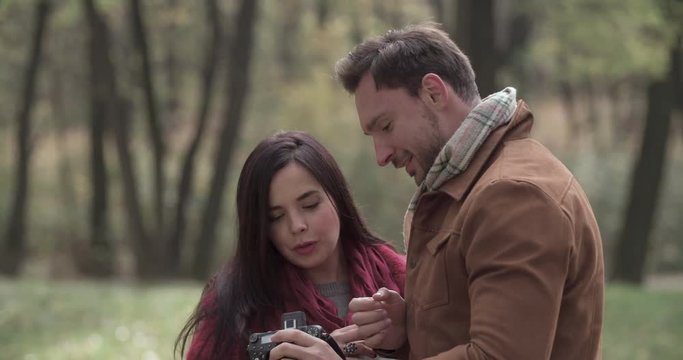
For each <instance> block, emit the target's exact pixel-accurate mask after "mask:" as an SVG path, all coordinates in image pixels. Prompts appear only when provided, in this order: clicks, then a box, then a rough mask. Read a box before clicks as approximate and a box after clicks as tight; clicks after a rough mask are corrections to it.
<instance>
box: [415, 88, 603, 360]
mask: <svg viewBox="0 0 683 360" xmlns="http://www.w3.org/2000/svg"><path fill="white" fill-rule="evenodd" d="M532 124H533V116H532V114H531V113H530V112H529V110H528V108H527V106H526V105H525V104H524V103H523V102H521V101H520V102H519V105H518V108H517V111H516V112H515V114H514V115H513V119H512V121H511V122H510V123H509V124H508V125H507V126H504V127H501V128H498V129H497V130H495V131H494V132H492V133H491V135H490V136H489V137H488V139H487V140H486V142H485V143H484V144H483V145H482V147H481V148H480V149H479V151H478V152H477V154H476V155H475V157H474V159H473V160H472V162H471V164H470V165H469V167H468V168H467V170H466V171H465V172H464V173H462V174H460V175H459V176H457V177H455V178H453V179H451V180H450V181H449V182H447V183H445V184H444V185H443V186H442V187H441V188H440V189H439V190H438V191H434V192H429V193H426V194H424V195H423V196H422V197H421V198H420V200H419V202H418V204H417V208H416V211H415V216H414V218H413V223H412V230H411V232H410V233H411V238H410V242H409V246H408V262H407V263H408V264H407V282H406V297H405V298H406V302H407V304H408V306H407V335H408V342H409V347H410V359H423V358H426V357H430V356H434V357H435V358H438V359H513V360H535V359H577V360H583V359H597V358H600V333H601V328H602V306H603V288H604V270H603V256H602V241H601V239H600V232H599V229H598V225H597V223H596V221H595V217H594V216H593V212H592V210H591V206H590V204H589V203H588V199H587V198H586V195H585V194H584V192H583V190H582V189H581V186H580V185H579V184H578V182H577V181H576V179H575V178H574V176H573V175H572V174H571V173H570V172H569V170H567V168H566V167H565V166H564V165H562V163H561V162H560V161H559V160H558V159H557V158H555V157H554V156H553V155H552V154H551V153H550V151H548V149H546V148H545V147H544V146H543V145H541V144H539V143H538V142H536V141H535V140H533V139H530V138H529V132H530V130H531V127H532Z"/></svg>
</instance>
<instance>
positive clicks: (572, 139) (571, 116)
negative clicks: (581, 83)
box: [560, 81, 581, 149]
mask: <svg viewBox="0 0 683 360" xmlns="http://www.w3.org/2000/svg"><path fill="white" fill-rule="evenodd" d="M560 94H561V97H562V105H563V106H564V111H565V113H566V114H567V132H566V135H565V148H567V149H570V148H571V147H572V146H573V145H576V144H577V143H578V141H579V138H580V137H581V121H580V120H579V117H578V115H577V113H576V96H575V95H574V89H573V88H572V86H571V84H569V82H567V81H561V82H560Z"/></svg>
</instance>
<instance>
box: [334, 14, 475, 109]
mask: <svg viewBox="0 0 683 360" xmlns="http://www.w3.org/2000/svg"><path fill="white" fill-rule="evenodd" d="M368 71H369V72H370V74H372V77H373V79H374V80H375V84H376V86H377V89H378V90H379V89H381V88H390V89H392V88H405V89H406V90H408V93H410V94H411V95H412V96H418V92H419V89H420V87H421V86H422V77H423V76H424V75H425V74H428V73H434V74H437V75H439V76H440V77H441V78H442V79H444V81H446V83H448V84H449V85H451V86H452V87H453V90H454V91H455V93H456V94H458V96H460V98H461V99H462V100H463V101H465V102H467V103H472V102H473V101H474V100H476V99H479V90H478V89H477V84H476V83H475V82H474V77H475V75H474V70H472V65H470V61H469V59H468V58H467V56H466V55H465V54H463V52H462V51H461V50H460V48H458V46H457V45H456V44H455V43H454V42H453V41H452V40H451V39H450V38H449V37H448V34H447V33H446V32H445V31H443V30H441V29H440V28H439V24H436V23H432V22H426V23H421V24H417V25H409V26H406V27H404V28H403V29H398V30H389V31H388V32H387V33H385V34H384V35H382V36H377V37H372V38H369V39H366V40H365V41H363V42H362V43H360V44H359V45H357V46H356V47H355V48H354V49H353V50H352V51H351V52H350V53H349V54H348V55H347V56H345V57H344V58H342V59H340V60H339V61H337V64H336V69H335V72H336V76H337V79H338V80H339V81H340V82H341V83H342V85H343V86H344V88H345V89H346V91H348V92H349V93H352V94H353V93H354V92H355V91H356V89H357V88H358V83H359V82H360V80H361V78H362V77H363V76H364V75H365V73H367V72H368Z"/></svg>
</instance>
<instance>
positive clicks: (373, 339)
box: [364, 330, 387, 348]
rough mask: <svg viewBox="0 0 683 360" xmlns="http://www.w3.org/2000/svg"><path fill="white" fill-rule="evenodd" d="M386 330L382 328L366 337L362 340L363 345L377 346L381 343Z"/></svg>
mask: <svg viewBox="0 0 683 360" xmlns="http://www.w3.org/2000/svg"><path fill="white" fill-rule="evenodd" d="M386 334H387V332H386V330H382V331H380V332H378V333H376V334H374V335H372V336H369V337H367V338H366V339H365V340H364V343H365V345H367V346H369V347H370V348H377V347H379V346H380V344H382V341H383V340H384V337H385V336H386Z"/></svg>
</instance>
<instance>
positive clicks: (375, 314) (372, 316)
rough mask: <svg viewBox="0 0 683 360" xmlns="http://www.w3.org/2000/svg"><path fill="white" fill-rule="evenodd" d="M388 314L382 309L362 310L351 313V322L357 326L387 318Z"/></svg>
mask: <svg viewBox="0 0 683 360" xmlns="http://www.w3.org/2000/svg"><path fill="white" fill-rule="evenodd" d="M388 317H389V314H388V313H387V311H386V310H384V309H377V310H373V311H363V312H357V313H353V314H352V315H351V322H353V323H354V324H356V325H358V326H363V325H367V324H372V323H376V322H380V321H384V320H385V319H388Z"/></svg>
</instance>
